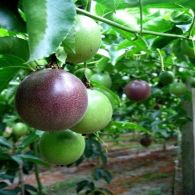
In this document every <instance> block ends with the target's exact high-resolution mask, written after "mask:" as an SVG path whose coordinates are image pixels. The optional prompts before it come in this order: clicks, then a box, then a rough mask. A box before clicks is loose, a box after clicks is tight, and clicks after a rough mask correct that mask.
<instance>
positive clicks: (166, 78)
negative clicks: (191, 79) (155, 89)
mask: <svg viewBox="0 0 195 195" xmlns="http://www.w3.org/2000/svg"><path fill="white" fill-rule="evenodd" d="M159 81H160V83H161V84H162V85H168V84H170V83H172V82H173V81H174V74H173V72H171V71H163V72H161V73H160V75H159Z"/></svg>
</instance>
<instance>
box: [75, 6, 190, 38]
mask: <svg viewBox="0 0 195 195" xmlns="http://www.w3.org/2000/svg"><path fill="white" fill-rule="evenodd" d="M76 10H77V12H78V13H79V14H83V15H86V16H88V17H90V18H93V19H95V20H99V21H101V22H104V23H106V24H109V25H111V26H114V27H116V28H119V29H121V30H124V31H126V32H130V33H140V30H132V29H130V28H128V27H127V26H123V25H121V24H119V23H117V22H113V21H112V20H109V19H107V18H104V17H101V16H97V15H93V14H91V13H89V12H88V11H85V10H83V9H80V8H76ZM142 34H148V35H156V36H164V37H174V38H181V39H188V40H192V38H189V37H187V36H183V35H178V34H170V33H161V32H155V31H149V30H143V31H142Z"/></svg>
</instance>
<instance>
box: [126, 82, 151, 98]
mask: <svg viewBox="0 0 195 195" xmlns="http://www.w3.org/2000/svg"><path fill="white" fill-rule="evenodd" d="M124 92H125V94H126V95H127V97H128V98H129V99H130V100H134V101H142V100H146V99H147V98H148V97H149V96H150V93H151V89H150V86H149V85H148V83H147V82H146V81H143V80H134V81H133V82H130V83H128V84H127V85H126V86H125V88H124Z"/></svg>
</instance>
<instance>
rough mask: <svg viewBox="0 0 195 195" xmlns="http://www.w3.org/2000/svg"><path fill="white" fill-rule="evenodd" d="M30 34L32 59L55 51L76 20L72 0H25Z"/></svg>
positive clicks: (24, 6) (24, 4)
mask: <svg viewBox="0 0 195 195" xmlns="http://www.w3.org/2000/svg"><path fill="white" fill-rule="evenodd" d="M23 8H24V13H25V15H26V20H27V32H28V35H29V48H30V59H29V60H30V61H32V60H37V59H41V58H43V57H47V56H49V55H50V54H52V53H54V52H55V51H56V49H57V48H58V47H59V46H60V44H61V42H62V41H63V40H64V38H65V37H66V36H67V34H68V32H69V31H70V30H71V28H72V26H73V22H74V20H75V15H76V11H75V6H74V3H73V2H72V0H55V1H53V0H34V1H29V0H23Z"/></svg>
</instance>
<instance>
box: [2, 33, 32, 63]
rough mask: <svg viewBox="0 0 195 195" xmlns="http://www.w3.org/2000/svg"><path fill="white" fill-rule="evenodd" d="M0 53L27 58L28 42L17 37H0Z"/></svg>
mask: <svg viewBox="0 0 195 195" xmlns="http://www.w3.org/2000/svg"><path fill="white" fill-rule="evenodd" d="M0 45H1V47H0V54H9V55H13V56H17V57H19V58H21V59H23V60H24V61H26V60H27V59H28V58H29V49H28V43H27V41H26V40H24V39H20V38H17V37H0Z"/></svg>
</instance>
